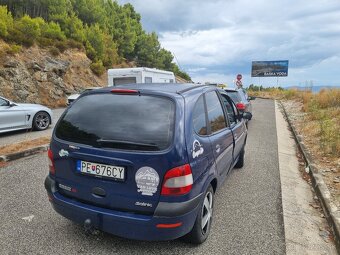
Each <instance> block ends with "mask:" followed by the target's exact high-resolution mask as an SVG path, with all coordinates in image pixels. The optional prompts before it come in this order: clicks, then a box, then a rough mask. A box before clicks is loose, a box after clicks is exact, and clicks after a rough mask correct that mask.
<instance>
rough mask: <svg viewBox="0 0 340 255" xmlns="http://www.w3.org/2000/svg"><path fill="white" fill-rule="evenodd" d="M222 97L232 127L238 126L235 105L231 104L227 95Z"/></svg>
mask: <svg viewBox="0 0 340 255" xmlns="http://www.w3.org/2000/svg"><path fill="white" fill-rule="evenodd" d="M221 96H222V99H223V100H222V101H223V105H224V107H225V108H226V110H227V114H228V120H229V123H230V125H231V126H232V125H234V124H236V122H237V118H236V109H235V107H234V105H233V104H231V103H230V102H229V100H228V99H227V97H226V95H221Z"/></svg>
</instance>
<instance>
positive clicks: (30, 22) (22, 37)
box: [12, 15, 44, 46]
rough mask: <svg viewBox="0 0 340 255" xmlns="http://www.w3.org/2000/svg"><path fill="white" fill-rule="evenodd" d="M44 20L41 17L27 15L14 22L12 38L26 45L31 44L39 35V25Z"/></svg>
mask: <svg viewBox="0 0 340 255" xmlns="http://www.w3.org/2000/svg"><path fill="white" fill-rule="evenodd" d="M43 22H44V20H43V19H41V18H34V19H32V18H30V17H29V16H28V15H25V16H23V17H22V18H21V19H19V20H17V21H15V22H14V30H15V31H13V32H14V33H13V36H12V40H14V41H15V42H19V43H22V44H24V45H26V46H32V45H33V44H34V42H35V41H36V39H37V38H38V37H39V36H40V34H41V31H40V25H41V24H42V23H43Z"/></svg>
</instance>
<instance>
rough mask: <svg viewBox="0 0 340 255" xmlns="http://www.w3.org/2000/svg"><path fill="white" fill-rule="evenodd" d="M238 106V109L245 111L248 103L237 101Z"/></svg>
mask: <svg viewBox="0 0 340 255" xmlns="http://www.w3.org/2000/svg"><path fill="white" fill-rule="evenodd" d="M236 108H237V109H238V110H243V111H244V110H245V109H246V105H245V104H244V103H237V104H236Z"/></svg>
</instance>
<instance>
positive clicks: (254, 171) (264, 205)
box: [0, 99, 285, 255]
mask: <svg viewBox="0 0 340 255" xmlns="http://www.w3.org/2000/svg"><path fill="white" fill-rule="evenodd" d="M253 113H254V118H253V120H252V121H251V122H250V125H249V135H248V142H247V148H246V161H245V162H246V163H245V166H244V167H243V168H242V169H235V170H234V171H232V172H231V173H230V175H229V177H228V178H227V180H226V182H225V183H224V185H223V187H221V189H219V190H218V192H217V194H216V200H215V208H214V222H213V225H212V232H211V235H210V237H209V239H208V240H207V241H206V242H205V243H204V244H202V245H200V246H193V245H189V244H186V243H183V242H182V241H180V240H175V241H169V242H141V241H134V240H128V239H122V238H119V237H116V236H113V235H109V234H106V233H102V232H98V233H97V234H96V235H91V236H86V235H85V234H84V231H83V229H82V227H80V226H78V225H75V224H74V223H72V222H70V221H68V220H66V219H64V218H63V217H61V216H59V215H58V214H57V213H55V212H54V211H53V209H52V207H51V205H50V204H49V202H48V199H47V196H46V192H45V189H44V186H43V181H44V179H45V176H46V175H47V171H48V170H47V169H48V167H47V158H46V156H45V155H44V154H40V155H37V156H33V157H30V158H25V159H21V160H18V161H15V162H12V163H10V165H8V166H6V167H3V168H0V226H1V230H0V254H77V253H80V254H205V255H206V254H284V253H285V241H284V240H285V239H284V226H283V216H282V201H281V187H280V174H279V167H278V151H277V134H276V124H275V110H274V102H273V101H271V100H261V99H256V100H255V101H253ZM32 215H34V217H32ZM30 216H31V217H30ZM25 217H28V218H26V220H24V219H22V218H25ZM30 219H31V221H30Z"/></svg>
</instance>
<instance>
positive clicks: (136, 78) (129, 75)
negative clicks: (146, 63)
mask: <svg viewBox="0 0 340 255" xmlns="http://www.w3.org/2000/svg"><path fill="white" fill-rule="evenodd" d="M107 73H108V86H117V85H123V84H131V83H176V79H175V75H174V73H173V72H169V71H164V70H159V69H154V68H147V67H135V68H117V69H109V70H108V71H107Z"/></svg>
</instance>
